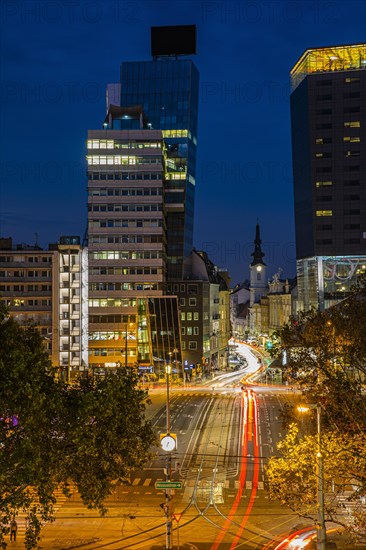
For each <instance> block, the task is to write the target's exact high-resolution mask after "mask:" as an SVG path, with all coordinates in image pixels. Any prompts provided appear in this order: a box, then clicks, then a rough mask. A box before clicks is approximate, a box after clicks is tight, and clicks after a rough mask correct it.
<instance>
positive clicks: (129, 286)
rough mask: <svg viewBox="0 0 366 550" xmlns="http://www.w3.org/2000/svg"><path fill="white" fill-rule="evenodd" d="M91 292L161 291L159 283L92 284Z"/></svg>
mask: <svg viewBox="0 0 366 550" xmlns="http://www.w3.org/2000/svg"><path fill="white" fill-rule="evenodd" d="M89 290H90V291H98V290H109V291H114V290H117V291H121V290H138V291H141V290H161V289H160V285H158V284H157V283H147V282H145V283H90V285H89Z"/></svg>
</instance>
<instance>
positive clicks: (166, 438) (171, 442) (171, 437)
mask: <svg viewBox="0 0 366 550" xmlns="http://www.w3.org/2000/svg"><path fill="white" fill-rule="evenodd" d="M160 445H161V448H162V449H163V451H167V452H169V451H175V450H176V448H177V434H171V433H168V434H160Z"/></svg>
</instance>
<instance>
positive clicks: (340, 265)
mask: <svg viewBox="0 0 366 550" xmlns="http://www.w3.org/2000/svg"><path fill="white" fill-rule="evenodd" d="M290 74H291V83H292V93H291V126H292V155H293V177H294V200H295V230H296V257H297V283H298V306H297V307H298V309H299V310H302V309H305V310H307V309H309V308H310V307H312V306H314V307H317V308H320V309H324V308H328V307H330V306H332V305H333V304H335V303H337V302H338V301H339V300H341V299H344V298H345V297H347V295H348V293H349V291H350V288H351V285H352V284H353V283H354V281H355V279H356V278H357V275H358V274H360V273H362V272H364V271H365V270H366V138H365V128H366V44H353V45H344V46H335V47H325V48H314V49H308V50H306V51H305V52H304V54H303V55H302V56H301V57H300V59H299V60H298V61H297V63H296V64H295V65H294V67H293V68H292V70H291V73H290Z"/></svg>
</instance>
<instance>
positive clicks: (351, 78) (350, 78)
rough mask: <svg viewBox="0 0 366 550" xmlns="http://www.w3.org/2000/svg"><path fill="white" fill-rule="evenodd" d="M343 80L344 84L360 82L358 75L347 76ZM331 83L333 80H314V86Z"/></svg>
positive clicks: (329, 84)
mask: <svg viewBox="0 0 366 550" xmlns="http://www.w3.org/2000/svg"><path fill="white" fill-rule="evenodd" d="M344 82H345V83H346V84H356V83H357V82H361V79H360V77H358V76H347V77H346V78H345V79H344ZM332 84H333V80H318V81H317V82H316V86H331V85H332Z"/></svg>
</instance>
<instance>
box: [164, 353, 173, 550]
mask: <svg viewBox="0 0 366 550" xmlns="http://www.w3.org/2000/svg"><path fill="white" fill-rule="evenodd" d="M170 369H171V365H170V364H169V365H168V366H167V367H166V431H167V434H170V400H169V370H170ZM166 479H167V481H171V480H172V455H171V452H169V453H168V455H167V459H166ZM165 509H166V544H165V548H166V549H167V550H171V548H172V514H173V510H172V494H171V489H166V491H165Z"/></svg>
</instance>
